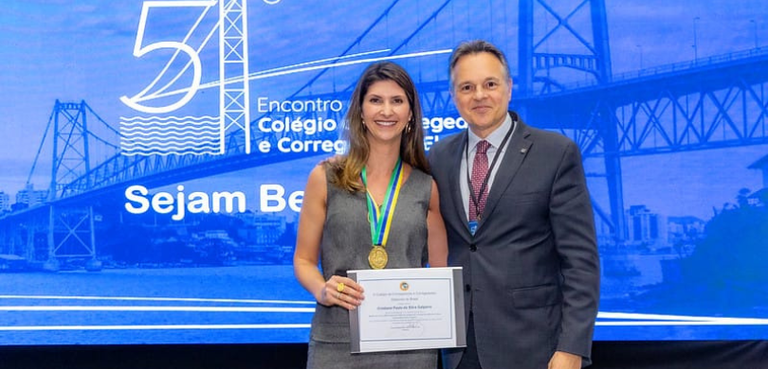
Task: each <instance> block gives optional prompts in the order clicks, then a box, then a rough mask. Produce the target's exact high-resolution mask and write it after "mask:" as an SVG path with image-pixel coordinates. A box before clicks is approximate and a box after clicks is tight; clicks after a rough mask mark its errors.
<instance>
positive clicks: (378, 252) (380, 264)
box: [368, 245, 389, 269]
mask: <svg viewBox="0 0 768 369" xmlns="http://www.w3.org/2000/svg"><path fill="white" fill-rule="evenodd" d="M388 260H389V257H388V256H387V250H385V249H384V247H382V246H381V245H376V246H373V248H372V249H371V252H369V253H368V264H369V265H370V266H371V268H373V269H384V267H385V266H387V261H388Z"/></svg>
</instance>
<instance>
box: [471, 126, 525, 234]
mask: <svg viewBox="0 0 768 369" xmlns="http://www.w3.org/2000/svg"><path fill="white" fill-rule="evenodd" d="M530 135H531V132H530V130H529V129H528V126H527V125H526V124H525V123H523V121H522V120H520V119H519V118H518V120H517V127H516V129H515V133H514V134H513V135H512V137H510V139H509V143H508V144H507V150H506V151H505V152H504V157H503V158H502V160H501V163H499V169H498V170H497V171H496V177H494V179H493V185H492V186H491V191H490V192H489V193H488V200H487V202H486V206H485V209H483V216H482V219H487V218H488V216H489V215H490V214H491V213H493V210H494V209H495V208H496V206H497V205H498V204H499V200H500V199H501V195H502V194H503V193H504V192H505V191H506V190H507V188H508V187H509V185H510V184H511V183H512V180H513V179H514V178H515V175H516V174H517V171H518V169H520V166H521V165H522V164H523V161H524V160H525V157H526V156H528V152H530V149H531V145H533V141H531V140H530V139H529V137H530ZM484 224H485V222H484V221H481V222H480V224H478V229H477V232H478V233H479V232H480V231H481V230H482V228H483V225H484Z"/></svg>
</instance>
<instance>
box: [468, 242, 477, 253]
mask: <svg viewBox="0 0 768 369" xmlns="http://www.w3.org/2000/svg"><path fill="white" fill-rule="evenodd" d="M469 251H472V252H475V251H477V245H475V244H474V243H473V244H471V245H469Z"/></svg>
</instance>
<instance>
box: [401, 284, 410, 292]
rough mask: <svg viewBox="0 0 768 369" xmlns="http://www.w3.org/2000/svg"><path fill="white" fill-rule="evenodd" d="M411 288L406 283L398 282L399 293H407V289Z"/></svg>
mask: <svg viewBox="0 0 768 369" xmlns="http://www.w3.org/2000/svg"><path fill="white" fill-rule="evenodd" d="M409 288H411V286H410V285H408V282H400V291H403V292H405V291H408V289H409Z"/></svg>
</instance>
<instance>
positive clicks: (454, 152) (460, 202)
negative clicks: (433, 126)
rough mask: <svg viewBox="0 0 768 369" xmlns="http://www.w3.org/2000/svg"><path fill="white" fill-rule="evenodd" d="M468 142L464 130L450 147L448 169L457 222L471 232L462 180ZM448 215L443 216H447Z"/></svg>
mask: <svg viewBox="0 0 768 369" xmlns="http://www.w3.org/2000/svg"><path fill="white" fill-rule="evenodd" d="M466 142H467V131H466V130H464V132H462V133H461V134H460V135H459V137H458V139H457V140H455V141H454V142H453V145H452V147H450V153H451V158H450V160H449V161H448V163H451V166H450V167H449V169H448V173H449V175H448V178H450V186H451V187H450V191H451V199H452V201H453V203H454V204H456V206H454V210H455V211H456V213H455V214H454V215H455V216H456V217H457V218H456V220H457V222H458V223H459V224H463V225H464V229H465V230H466V231H467V233H468V232H469V225H468V224H467V216H466V209H465V207H466V205H467V204H465V203H464V199H463V197H462V196H461V184H460V183H461V182H460V181H461V180H462V179H463V178H464V176H463V175H462V173H461V165H460V164H461V160H462V155H463V154H464V144H465V143H466ZM454 163H459V165H456V164H454ZM445 215H446V214H443V216H445Z"/></svg>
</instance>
